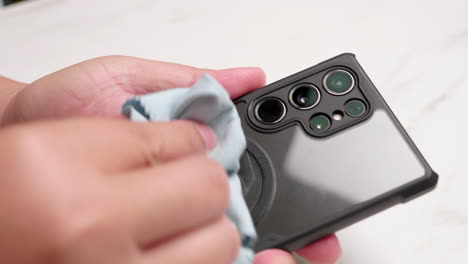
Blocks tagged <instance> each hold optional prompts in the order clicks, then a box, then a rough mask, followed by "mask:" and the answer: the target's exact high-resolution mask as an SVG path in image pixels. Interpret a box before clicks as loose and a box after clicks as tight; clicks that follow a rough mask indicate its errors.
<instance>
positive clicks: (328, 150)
mask: <svg viewBox="0 0 468 264" xmlns="http://www.w3.org/2000/svg"><path fill="white" fill-rule="evenodd" d="M235 103H236V107H237V110H238V112H239V114H240V116H241V119H242V125H243V129H244V132H245V134H246V137H247V141H248V146H247V151H246V153H245V154H244V156H243V158H242V161H241V172H240V176H241V178H242V183H243V188H244V197H245V199H246V201H247V204H248V206H249V209H250V211H251V214H252V217H253V220H254V222H255V224H256V228H257V231H258V234H259V241H258V243H257V246H256V250H262V249H265V248H272V247H279V248H284V249H287V250H291V251H292V250H296V249H298V248H300V247H302V246H304V245H306V244H307V243H310V242H312V241H315V240H317V239H319V238H321V237H323V236H325V235H328V234H331V233H333V232H335V231H338V230H339V229H341V228H344V227H346V226H348V225H350V224H353V223H355V222H357V221H359V220H362V219H364V218H366V217H368V216H371V215H373V214H375V213H377V212H380V211H382V210H384V209H386V208H388V207H391V206H393V205H396V204H398V203H403V202H406V201H409V200H411V199H413V198H415V197H417V196H419V195H421V194H423V193H426V192H427V191H429V190H432V189H433V188H434V187H435V185H436V183H437V179H438V176H437V174H436V173H435V172H434V171H433V170H432V169H431V167H430V166H429V165H428V164H427V162H426V161H425V159H424V158H423V156H422V155H421V153H420V152H419V151H418V149H417V148H416V146H415V145H414V143H413V142H412V141H411V139H410V138H409V136H408V135H407V133H406V132H405V130H404V129H403V127H402V126H401V124H400V123H399V122H398V120H397V118H396V117H395V115H394V114H393V113H392V111H391V110H390V108H389V107H388V105H387V104H386V103H385V101H384V99H383V98H382V96H381V95H380V94H379V92H378V91H377V89H376V88H375V86H374V85H373V84H372V82H371V80H370V79H369V77H368V76H367V75H366V73H365V72H364V70H363V69H362V68H361V66H360V65H359V63H358V62H357V60H356V59H355V56H354V55H353V54H342V55H340V56H337V57H335V58H332V59H330V60H328V61H325V62H323V63H320V64H318V65H316V66H314V67H311V68H309V69H306V70H304V71H301V72H299V73H296V74H294V75H291V76H289V77H287V78H285V79H282V80H280V81H278V82H275V83H273V84H270V85H267V86H265V87H264V88H262V89H259V90H257V91H253V92H251V93H249V94H247V95H245V96H243V97H240V98H238V99H237V100H235Z"/></svg>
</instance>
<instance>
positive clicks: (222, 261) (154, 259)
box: [141, 217, 240, 264]
mask: <svg viewBox="0 0 468 264" xmlns="http://www.w3.org/2000/svg"><path fill="white" fill-rule="evenodd" d="M239 247H240V239H239V236H238V234H237V231H236V228H235V227H234V225H233V224H232V223H231V222H230V221H229V220H228V219H227V218H226V217H222V218H220V220H216V221H215V222H214V223H212V224H208V225H206V226H204V227H201V228H197V229H196V230H193V231H191V232H188V233H184V234H180V235H178V236H175V237H173V238H171V239H169V240H167V241H164V243H158V244H157V248H155V249H154V250H151V249H150V250H148V251H147V252H146V254H145V255H144V256H143V258H142V259H143V261H142V262H141V264H153V263H171V264H187V263H191V264H206V263H216V264H232V262H233V260H234V258H235V257H236V255H237V252H238V250H239ZM187 260H190V262H187Z"/></svg>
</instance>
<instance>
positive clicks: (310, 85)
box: [288, 83, 322, 110]
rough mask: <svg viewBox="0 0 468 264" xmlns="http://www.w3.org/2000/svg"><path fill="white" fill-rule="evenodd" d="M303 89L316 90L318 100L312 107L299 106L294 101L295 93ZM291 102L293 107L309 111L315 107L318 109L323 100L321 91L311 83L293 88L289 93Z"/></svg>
mask: <svg viewBox="0 0 468 264" xmlns="http://www.w3.org/2000/svg"><path fill="white" fill-rule="evenodd" d="M301 88H309V89H313V90H315V92H316V93H317V100H316V101H315V102H314V103H313V104H312V105H310V106H306V107H304V106H299V105H298V104H297V103H296V102H295V101H294V93H295V92H296V91H297V90H298V89H301ZM288 97H289V102H290V103H291V105H292V106H294V107H295V108H297V109H299V110H309V109H312V108H314V107H316V106H317V105H318V104H319V103H320V100H321V99H322V94H320V90H319V89H318V88H317V87H316V86H315V85H313V84H310V83H300V84H297V85H295V86H294V87H293V88H291V90H290V91H289V96H288Z"/></svg>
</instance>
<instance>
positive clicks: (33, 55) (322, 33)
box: [0, 0, 468, 264]
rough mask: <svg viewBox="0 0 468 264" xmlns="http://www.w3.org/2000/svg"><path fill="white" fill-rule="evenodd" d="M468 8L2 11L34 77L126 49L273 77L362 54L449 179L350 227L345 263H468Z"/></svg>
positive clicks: (128, 5) (7, 66) (339, 4)
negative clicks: (251, 68) (343, 55)
mask: <svg viewBox="0 0 468 264" xmlns="http://www.w3.org/2000/svg"><path fill="white" fill-rule="evenodd" d="M467 14H468V1H466V0H460V1H457V0H445V1H427V0H426V1H422V0H421V1H420V0H414V1H407V0H396V1H385V2H384V1H372V0H355V1H345V0H342V1H320V2H319V1H306V0H305V1H299V0H290V1H272V0H258V1H249V0H237V1H215V0H198V1H183V2H182V1H169V0H166V1H152V0H132V1H121V0H100V1H89V0H88V1H83V0H74V1H73V0H38V1H31V2H30V3H25V4H19V5H14V6H12V7H9V8H0V73H1V74H2V75H5V76H8V77H12V78H16V79H18V80H22V81H26V82H30V81H33V80H35V79H36V78H39V77H40V76H43V75H45V74H47V73H50V72H52V71H55V70H57V69H59V68H62V67H65V66H68V65H70V64H73V63H76V62H79V61H82V60H86V59H89V58H92V57H96V56H102V55H109V54H123V55H132V56H139V57H145V58H149V59H156V60H164V61H172V62H178V63H183V64H190V65H194V66H199V67H212V68H227V67H235V66H260V67H262V68H263V69H264V70H265V72H266V73H267V75H268V81H269V82H272V81H275V80H278V79H280V78H282V77H285V76H287V75H289V74H292V73H294V72H296V71H299V70H302V69H304V68H306V67H309V66H312V65H314V64H316V63H318V62H320V61H322V60H325V59H328V58H329V57H332V56H335V55H337V54H339V53H343V52H353V53H355V54H356V55H357V58H358V60H359V61H360V63H361V64H362V65H363V67H364V68H365V69H366V71H367V73H368V74H369V75H370V77H371V78H372V80H373V81H374V83H375V85H376V86H377V87H378V88H379V90H380V91H381V93H382V94H383V96H384V97H385V99H386V100H387V102H388V103H389V105H390V106H391V107H392V109H393V110H394V112H395V113H396V115H397V116H398V117H399V119H400V121H401V122H402V124H403V125H404V126H405V127H406V128H407V129H408V132H409V134H410V135H411V136H412V138H413V139H414V141H415V142H416V144H417V145H418V147H419V148H420V150H421V152H422V153H423V154H424V155H425V157H426V158H427V160H428V161H429V163H430V164H431V165H432V166H433V168H434V169H435V170H436V171H437V172H438V173H439V175H440V183H439V186H438V188H437V190H436V191H435V192H432V193H430V194H429V195H426V196H424V197H421V198H419V199H416V200H414V201H412V202H410V203H407V204H404V205H401V206H396V207H394V208H392V209H390V210H387V211H385V212H383V213H380V214H378V215H376V216H374V217H371V218H369V219H367V220H364V221H362V222H360V223H358V224H355V225H353V226H351V227H349V228H346V229H345V230H343V231H341V232H339V236H340V238H341V241H342V244H343V250H344V255H343V258H342V260H341V262H340V263H345V264H362V263H379V264H395V263H424V264H436V263H437V264H439V263H462V262H464V261H466V259H468V250H466V244H467V243H466V242H467V241H468V191H467V189H468V173H467V172H468V167H467V165H466V164H465V163H466V162H468V139H467V136H468V125H467V124H466V123H465V122H466V121H467V120H468V118H467V117H466V116H465V113H466V112H467V111H466V108H465V107H466V105H467V103H468V102H467V101H468V87H467V84H465V82H464V81H465V79H468V16H467ZM467 83H468V81H467ZM465 177H467V178H465Z"/></svg>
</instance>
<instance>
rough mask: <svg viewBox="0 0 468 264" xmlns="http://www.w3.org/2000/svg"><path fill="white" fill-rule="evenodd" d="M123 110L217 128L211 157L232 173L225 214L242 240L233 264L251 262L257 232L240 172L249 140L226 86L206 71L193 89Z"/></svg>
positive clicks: (144, 99)
mask: <svg viewBox="0 0 468 264" xmlns="http://www.w3.org/2000/svg"><path fill="white" fill-rule="evenodd" d="M122 113H123V114H124V115H125V116H127V117H129V118H130V119H131V120H134V121H145V122H146V121H170V120H176V119H184V120H193V121H196V122H199V123H202V124H206V125H208V126H209V127H211V128H212V129H213V130H214V132H215V133H216V136H217V145H216V147H215V148H214V149H213V150H212V151H211V152H210V153H209V156H210V157H211V158H213V159H214V160H216V161H217V162H219V163H220V164H221V165H222V166H223V167H224V168H225V169H226V172H227V174H228V176H229V185H230V203H229V208H228V211H227V213H226V214H227V216H228V217H229V218H230V219H231V220H232V222H233V223H234V224H235V225H236V226H237V229H238V231H239V233H240V236H241V239H242V247H241V249H240V252H239V254H238V256H237V258H236V260H235V261H234V264H250V263H252V262H253V259H254V251H253V250H252V247H253V246H254V243H255V241H256V238H257V235H256V232H255V228H254V225H253V222H252V218H251V216H250V213H249V210H248V208H247V205H246V203H245V200H244V198H243V196H242V187H241V183H240V180H239V177H238V175H237V173H238V171H239V167H240V165H239V160H240V157H241V155H242V153H243V152H244V150H245V147H246V140H245V136H244V132H243V131H242V127H241V122H240V119H239V115H238V113H237V110H236V108H235V106H234V104H233V102H232V101H231V99H230V98H229V94H228V93H227V92H226V91H225V89H224V88H223V86H221V84H219V83H218V82H217V81H216V80H215V79H214V78H213V77H211V76H210V75H208V74H205V75H203V76H202V77H201V78H200V79H199V80H198V81H197V82H196V83H195V84H194V85H193V87H191V88H177V89H171V90H165V91H161V92H156V93H153V94H148V95H143V96H137V97H135V98H133V99H131V100H128V101H127V102H126V103H125V104H124V105H123V106H122Z"/></svg>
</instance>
